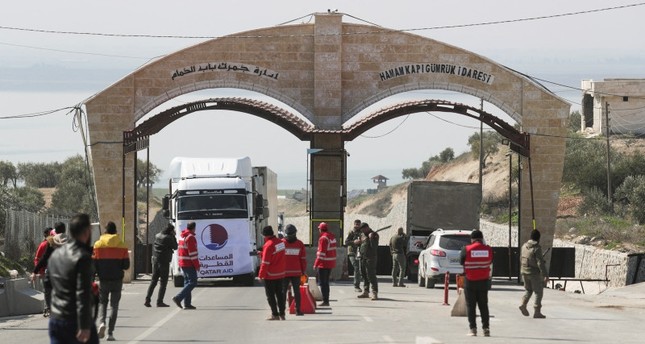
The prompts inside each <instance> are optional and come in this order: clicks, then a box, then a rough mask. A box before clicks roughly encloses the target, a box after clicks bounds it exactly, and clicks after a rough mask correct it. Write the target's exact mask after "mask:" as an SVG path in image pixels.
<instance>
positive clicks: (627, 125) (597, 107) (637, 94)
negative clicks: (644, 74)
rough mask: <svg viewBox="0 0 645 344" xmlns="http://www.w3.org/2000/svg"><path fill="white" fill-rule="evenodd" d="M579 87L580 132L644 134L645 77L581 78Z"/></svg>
mask: <svg viewBox="0 0 645 344" xmlns="http://www.w3.org/2000/svg"><path fill="white" fill-rule="evenodd" d="M581 88H582V90H583V95H582V116H581V120H580V122H581V123H580V124H581V130H582V131H583V132H586V133H588V134H594V135H606V134H607V128H609V133H610V135H611V134H623V135H636V136H641V135H645V79H604V80H603V81H593V80H583V81H582V84H581ZM607 111H609V113H608V114H607ZM607 119H609V126H607Z"/></svg>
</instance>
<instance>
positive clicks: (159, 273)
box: [143, 224, 177, 307]
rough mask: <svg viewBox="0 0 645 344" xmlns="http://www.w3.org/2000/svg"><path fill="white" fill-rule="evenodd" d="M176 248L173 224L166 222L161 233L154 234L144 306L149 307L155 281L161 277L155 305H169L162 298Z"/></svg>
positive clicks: (155, 284)
mask: <svg viewBox="0 0 645 344" xmlns="http://www.w3.org/2000/svg"><path fill="white" fill-rule="evenodd" d="M176 249H177V239H175V226H173V225H171V224H168V226H166V228H165V229H164V230H163V231H161V233H157V235H155V242H154V244H153V251H152V280H150V285H149V286H148V292H147V293H146V301H145V303H144V304H143V305H144V306H146V307H151V305H150V300H151V299H152V293H154V291H155V287H156V286H157V282H159V280H160V279H161V284H160V285H159V293H158V294H157V307H169V306H168V305H167V304H165V303H164V302H163V298H164V296H165V295H166V286H167V285H168V274H169V271H170V261H171V260H172V251H173V250H176Z"/></svg>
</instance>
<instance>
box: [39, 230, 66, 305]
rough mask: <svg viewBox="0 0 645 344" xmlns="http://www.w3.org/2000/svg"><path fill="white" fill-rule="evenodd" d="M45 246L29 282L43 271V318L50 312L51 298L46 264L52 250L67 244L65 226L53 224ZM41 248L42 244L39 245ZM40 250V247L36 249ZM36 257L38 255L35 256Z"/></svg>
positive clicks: (50, 286)
mask: <svg viewBox="0 0 645 344" xmlns="http://www.w3.org/2000/svg"><path fill="white" fill-rule="evenodd" d="M43 234H44V233H43ZM45 240H46V242H47V246H46V247H45V252H44V253H43V255H42V256H41V257H40V259H38V262H37V263H36V265H35V266H34V270H33V271H32V274H31V281H32V282H33V281H34V280H35V279H36V277H37V275H39V274H41V272H42V271H44V273H43V274H41V275H40V276H42V280H43V290H44V294H45V309H44V310H43V316H44V317H48V316H49V315H50V310H51V297H52V285H51V281H50V280H49V275H48V274H47V263H48V262H49V258H50V257H51V255H52V253H54V250H55V249H57V248H59V247H61V246H63V245H64V244H65V243H66V242H67V234H65V224H64V223H62V222H56V224H54V230H53V231H52V230H50V233H49V236H47V238H46V239H45ZM40 245H41V246H42V243H41V244H40ZM38 249H40V246H39V247H38ZM36 256H38V254H36Z"/></svg>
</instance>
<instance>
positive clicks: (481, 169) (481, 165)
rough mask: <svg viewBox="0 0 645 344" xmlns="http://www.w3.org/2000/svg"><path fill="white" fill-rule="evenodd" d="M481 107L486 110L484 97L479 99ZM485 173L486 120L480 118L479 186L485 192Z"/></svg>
mask: <svg viewBox="0 0 645 344" xmlns="http://www.w3.org/2000/svg"><path fill="white" fill-rule="evenodd" d="M479 101H480V102H479V109H480V110H482V111H484V98H480V99H479ZM483 174H484V122H482V120H481V115H480V120H479V188H480V190H481V192H482V195H483V193H484V184H483Z"/></svg>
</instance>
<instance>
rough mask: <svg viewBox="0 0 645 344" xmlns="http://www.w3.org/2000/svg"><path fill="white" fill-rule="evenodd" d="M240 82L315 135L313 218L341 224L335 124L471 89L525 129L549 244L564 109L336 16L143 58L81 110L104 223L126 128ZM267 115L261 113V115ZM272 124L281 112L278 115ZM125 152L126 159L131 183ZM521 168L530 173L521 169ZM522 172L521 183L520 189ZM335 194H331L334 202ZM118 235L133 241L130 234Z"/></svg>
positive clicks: (525, 216) (509, 82)
mask: <svg viewBox="0 0 645 344" xmlns="http://www.w3.org/2000/svg"><path fill="white" fill-rule="evenodd" d="M221 87H228V88H240V89H248V90H252V91H256V92H259V93H262V94H265V95H267V96H269V97H272V98H274V99H277V100H279V101H281V102H283V103H285V104H287V105H288V106H290V107H291V108H293V109H295V110H296V111H298V112H299V113H300V115H302V116H303V117H305V118H306V119H307V120H309V121H310V122H311V123H312V124H313V126H314V130H313V131H312V134H311V135H310V137H309V140H310V141H311V147H312V148H319V149H324V150H325V151H326V152H325V153H326V154H312V155H311V159H312V164H311V165H312V175H313V176H314V178H313V182H312V187H313V199H312V209H311V210H312V218H314V219H316V218H331V219H340V220H342V210H343V207H344V197H343V196H344V192H345V191H346V190H345V176H344V166H345V165H344V159H345V153H344V140H343V134H342V131H343V125H344V124H345V123H347V122H348V121H349V120H351V119H352V118H353V117H354V116H356V115H357V114H358V113H359V112H360V111H361V110H363V109H365V108H366V107H367V106H369V105H371V104H374V103H375V102H376V101H378V100H380V99H383V98H385V97H388V96H391V95H394V94H397V93H400V92H406V91H411V90H418V89H442V90H450V91H456V92H461V93H466V94H470V95H474V96H476V97H479V98H482V99H484V100H486V101H487V102H490V103H492V104H494V105H496V106H497V107H498V108H500V109H502V110H503V111H505V112H506V113H507V114H508V115H509V116H511V117H512V118H513V119H515V120H516V121H517V122H518V123H520V124H521V127H522V130H523V131H524V132H526V133H528V134H530V135H531V159H532V167H533V181H534V195H535V198H534V200H535V214H536V221H537V224H538V226H539V228H540V229H541V230H542V231H543V243H544V244H545V246H551V243H552V239H553V232H554V226H555V215H556V207H557V203H558V198H559V190H560V182H561V177H562V166H563V162H564V148H565V139H564V136H565V133H566V129H565V122H566V119H567V116H568V114H569V104H568V103H566V102H565V101H563V100H562V99H560V98H558V97H557V96H555V95H553V94H552V93H550V92H549V91H548V90H546V89H544V88H543V87H541V86H540V85H538V84H536V83H534V82H533V81H531V80H530V79H528V78H526V77H524V76H523V75H521V74H519V73H517V72H515V71H512V70H510V69H508V68H506V67H504V66H502V65H500V64H498V63H495V62H494V61H491V60H489V59H487V58H485V57H482V56H480V55H477V54H475V53H472V52H469V51H466V50H463V49H460V48H457V47H454V46H451V45H449V44H446V43H442V42H438V41H435V40H432V39H429V38H425V37H420V36H417V35H413V34H409V33H404V32H400V31H396V30H390V29H385V28H380V27H375V26H367V25H357V24H349V23H343V22H342V15H341V14H333V13H332V14H328V13H324V14H318V15H316V16H315V23H313V24H302V25H290V26H279V27H270V28H263V29H258V30H253V31H248V32H243V33H238V34H233V35H230V36H226V37H222V38H217V39H213V40H209V41H206V42H203V43H201V44H198V45H195V46H192V47H189V48H186V49H183V50H180V51H177V52H175V53H173V54H170V55H168V56H166V57H164V58H162V59H160V60H157V61H155V62H152V63H150V64H148V65H146V66H144V67H142V68H140V69H138V70H136V71H134V72H133V73H132V74H130V75H128V76H126V77H124V78H123V79H121V80H120V81H118V82H117V83H115V84H114V85H112V86H110V87H109V88H107V89H105V90H103V91H102V92H100V93H98V94H97V95H96V96H94V97H93V98H91V99H89V100H88V101H87V102H86V103H85V105H86V110H87V118H88V128H89V132H90V135H89V136H90V145H91V146H90V147H91V159H92V161H91V163H92V167H93V175H94V181H95V185H96V192H97V200H98V209H99V218H100V219H101V221H107V220H114V219H118V218H121V206H122V202H125V204H127V205H128V206H127V207H126V212H125V219H124V221H125V223H126V224H131V223H134V215H135V206H134V197H133V195H134V193H133V192H132V190H129V191H128V192H126V193H125V197H122V196H121V192H120V190H118V188H114V185H121V183H122V181H123V179H122V177H121V159H122V152H123V147H122V140H123V132H125V131H132V130H133V129H134V128H135V123H136V122H137V121H138V120H139V119H141V118H142V117H143V116H145V115H146V114H147V113H148V112H150V111H151V110H152V109H153V108H155V107H157V106H158V105H160V104H163V103H164V102H166V101H168V100H170V99H172V98H174V97H177V96H179V95H182V94H186V93H190V92H194V91H198V90H201V89H207V88H221ZM269 118H270V116H269ZM276 122H279V119H278V118H276ZM133 163H134V159H130V158H129V159H127V161H126V164H125V183H126V185H133V172H134V169H133V166H134V164H133ZM524 173H525V174H528V172H526V171H525V172H524ZM528 180H529V178H528V175H526V178H522V181H523V185H522V190H529V185H528ZM339 191H340V197H339ZM529 196H530V195H529V193H528V192H524V191H523V192H522V195H521V196H520V197H521V202H522V211H521V214H522V215H521V216H522V218H521V223H522V227H523V228H522V234H523V239H525V238H526V235H528V230H529V229H531V218H530V216H531V211H530V208H528V207H529V206H530V198H529ZM129 233H130V234H129V235H127V236H126V238H127V240H126V241H127V243H128V244H129V245H130V246H131V247H132V245H133V243H134V235H132V231H130V232H129Z"/></svg>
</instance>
